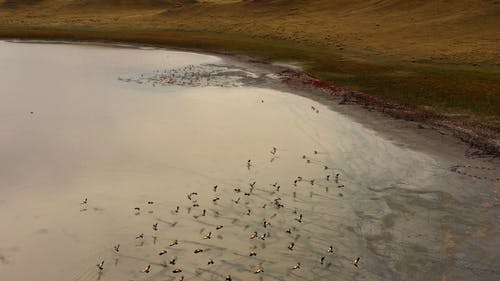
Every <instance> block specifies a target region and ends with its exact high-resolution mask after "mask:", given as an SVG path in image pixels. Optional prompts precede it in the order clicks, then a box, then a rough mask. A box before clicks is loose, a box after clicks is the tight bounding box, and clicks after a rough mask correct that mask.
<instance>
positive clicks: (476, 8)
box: [0, 0, 500, 131]
mask: <svg viewBox="0 0 500 281" xmlns="http://www.w3.org/2000/svg"><path fill="white" fill-rule="evenodd" d="M0 3H2V1H1V0H0ZM0 6H1V7H3V8H0V36H2V35H3V36H14V37H40V38H75V39H110V40H120V41H131V42H148V43H161V44H169V45H173V46H179V47H192V48H199V49H213V50H223V51H230V52H236V53H244V54H249V55H254V56H258V57H261V58H264V59H271V60H280V61H292V62H296V63H299V64H301V65H302V66H303V67H304V68H305V69H306V70H307V71H309V72H311V73H312V74H314V75H316V76H318V77H320V78H323V79H325V80H328V81H332V82H335V83H338V84H343V85H348V86H350V87H352V88H353V89H357V90H361V91H364V92H366V93H368V94H371V95H375V96H379V97H383V98H385V99H387V100H389V101H394V102H397V103H402V104H406V105H410V106H414V107H416V108H419V109H422V110H428V111H433V112H439V113H444V114H447V115H449V116H453V117H454V118H461V119H464V120H472V121H476V122H480V123H481V124H483V125H487V126H490V127H492V128H494V129H495V130H497V131H498V129H499V128H500V78H499V77H500V0H455V1H449V0H411V1H409V0H309V1H302V0H246V1H235V0H212V1H210V0H207V1H196V0H24V1H23V0H17V1H16V0H7V1H5V0H4V3H3V5H0Z"/></svg>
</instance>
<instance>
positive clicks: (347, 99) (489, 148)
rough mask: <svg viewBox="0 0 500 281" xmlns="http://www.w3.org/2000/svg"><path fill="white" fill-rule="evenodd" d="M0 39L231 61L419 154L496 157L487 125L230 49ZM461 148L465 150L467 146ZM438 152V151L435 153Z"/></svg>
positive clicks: (498, 138) (499, 147)
mask: <svg viewBox="0 0 500 281" xmlns="http://www.w3.org/2000/svg"><path fill="white" fill-rule="evenodd" d="M0 40H3V41H8V42H15V43H38V44H40V43H47V44H83V45H98V46H104V47H119V48H154V49H163V50H174V51H184V52H196V53H201V54H208V55H217V56H219V57H221V58H222V59H223V60H225V61H230V63H231V64H236V65H242V66H244V67H251V68H254V69H261V70H265V71H271V72H273V73H274V74H276V75H278V76H279V77H280V84H281V85H278V84H274V85H267V86H269V87H271V88H278V90H284V91H287V92H290V93H292V94H297V95H301V96H305V97H308V98H311V99H313V100H316V101H319V102H321V103H322V104H324V105H326V106H329V107H330V108H331V109H333V110H335V111H337V112H339V113H342V114H345V115H348V116H349V117H351V118H354V119H355V120H356V121H358V122H360V123H362V124H363V125H368V124H369V127H371V128H372V129H374V130H375V131H377V132H381V133H383V134H387V135H388V137H389V138H393V137H396V139H397V140H399V141H402V142H404V143H412V146H414V147H415V148H417V149H419V150H426V149H425V145H422V144H417V143H416V142H415V141H412V140H413V139H415V138H418V139H421V141H422V142H424V143H425V142H428V141H435V140H437V139H440V141H442V137H445V138H448V139H449V140H448V141H447V142H450V141H453V140H458V141H460V142H461V143H462V144H463V146H461V147H460V148H459V149H458V150H459V151H462V150H464V149H465V154H466V155H467V156H470V157H493V158H496V157H498V156H500V134H499V133H498V132H495V131H494V130H492V129H489V128H487V127H486V126H482V125H481V124H477V123H476V122H464V121H462V120H453V119H452V118H449V117H446V116H444V115H440V114H436V113H430V112H425V111H421V110H417V109H414V108H410V107H406V106H402V105H399V104H395V103H390V102H387V101H385V100H384V99H382V98H379V97H375V96H372V95H368V94H365V93H362V92H359V91H353V90H350V89H349V88H347V87H343V86H339V85H336V84H334V83H331V82H328V81H324V80H321V79H318V78H316V77H314V76H313V75H312V74H310V73H308V72H307V71H305V70H303V69H302V68H300V66H294V65H292V64H290V63H282V62H271V61H265V60H262V59H258V58H256V57H252V56H249V55H242V54H236V53H233V52H228V51H226V52H224V51H217V50H210V49H197V48H188V47H178V46H168V45H164V44H159V43H137V42H127V41H115V40H79V39H71V38H66V39H39V38H28V39H26V38H21V37H19V38H11V37H7V38H5V37H0ZM352 106H356V107H357V108H356V109H354V110H353V107H352ZM375 114H377V115H378V117H376V118H377V120H378V119H380V118H387V119H389V120H391V121H393V122H390V123H392V124H391V125H386V124H385V123H387V122H383V123H384V124H385V125H377V124H375V123H374V122H371V121H373V117H375V116H374V115H375ZM384 121H385V120H384ZM398 123H404V124H398ZM387 126H396V127H398V128H399V129H398V130H400V129H401V128H404V127H406V130H412V131H414V132H413V133H412V134H410V135H411V136H408V134H407V133H408V132H403V133H401V132H396V131H395V130H394V128H387ZM411 128H413V129H411ZM426 129H428V130H426ZM423 130H425V131H431V132H430V134H429V133H425V134H423V135H426V137H424V138H421V137H420V138H419V137H418V135H420V132H422V131H423ZM417 132H418V133H417ZM427 138H430V139H427ZM464 146H468V148H466V147H464ZM434 152H438V151H434ZM439 152H442V151H441V150H439Z"/></svg>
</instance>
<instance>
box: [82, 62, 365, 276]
mask: <svg viewBox="0 0 500 281" xmlns="http://www.w3.org/2000/svg"><path fill="white" fill-rule="evenodd" d="M228 71H234V69H233V70H229V69H228V68H220V69H217V68H216V67H215V68H214V66H210V67H207V68H203V67H200V66H192V65H189V66H186V67H184V68H181V69H171V70H164V71H160V70H156V71H155V72H154V73H155V75H153V76H151V77H146V76H145V75H141V78H138V79H124V78H119V80H121V81H125V82H137V83H141V84H142V83H145V82H149V83H152V84H153V86H155V85H157V84H158V85H166V84H170V85H172V84H173V85H180V86H182V85H190V86H228V85H229V86H235V85H236V84H235V81H236V80H234V81H232V82H230V83H229V84H228V83H227V81H226V82H224V81H223V80H219V79H218V77H222V78H227V76H228V75H227V72H228ZM239 75H240V78H241V73H239ZM235 79H236V78H235ZM224 83H226V84H224ZM261 102H262V103H263V102H264V100H262V101H261ZM311 110H312V111H313V112H314V113H319V110H318V109H317V108H315V107H314V106H311ZM269 153H270V154H271V162H273V161H274V160H275V159H277V158H278V155H277V154H278V148H276V147H272V148H271V150H270V151H269ZM312 153H313V154H314V155H317V154H320V152H318V151H317V150H314V151H312ZM300 158H301V159H302V160H303V161H305V163H307V164H311V163H316V164H317V163H318V161H314V160H313V158H311V157H308V156H306V155H302V156H301V157H300ZM245 164H246V165H245V166H246V168H247V169H248V170H251V169H252V168H253V166H254V163H253V161H252V160H251V159H249V160H247V161H246V163H245ZM320 170H321V171H322V172H323V173H325V175H324V177H323V178H322V179H314V178H312V179H306V178H305V177H302V176H297V177H296V178H294V179H293V180H292V181H291V183H290V187H291V188H292V189H295V190H297V188H300V185H301V184H306V185H308V186H311V187H313V186H315V184H316V185H318V184H317V181H320V180H321V181H324V182H326V183H328V184H327V185H325V186H326V191H328V185H333V186H336V187H337V188H344V187H345V185H344V184H342V183H341V178H340V176H341V175H340V173H338V172H334V170H333V169H332V168H330V167H329V166H328V165H326V164H323V163H322V164H321V168H320ZM263 186H266V185H265V184H264V185H259V184H258V183H257V181H255V180H252V181H251V182H249V183H248V188H247V189H245V188H242V187H232V188H231V189H232V190H229V191H228V190H226V194H227V192H234V194H236V197H235V198H230V200H228V201H227V202H230V204H234V205H235V206H236V205H237V206H244V207H243V208H244V209H245V211H244V212H243V213H242V216H245V217H251V216H254V215H257V212H256V211H255V208H261V209H266V208H275V209H277V210H281V211H286V209H287V206H285V203H284V200H283V199H282V198H281V197H280V196H275V197H273V198H270V200H268V201H267V202H264V204H262V205H260V204H259V205H257V206H251V205H250V202H249V201H248V200H242V197H243V198H251V197H252V196H255V192H256V188H257V190H262V189H263ZM269 186H270V187H271V190H272V192H271V193H270V194H273V195H280V194H284V193H280V190H281V185H280V184H279V183H278V182H274V183H271V184H269ZM207 189H208V188H207ZM210 189H211V190H210V191H209V192H213V193H214V194H215V195H214V198H213V199H212V200H211V201H212V203H213V204H214V205H216V204H218V202H219V201H221V200H223V199H225V198H221V197H222V195H221V193H220V191H221V189H222V187H219V186H218V185H214V186H212V187H211V188H210ZM292 194H293V198H296V197H297V192H296V191H293V193H292ZM311 194H312V192H311ZM240 195H242V196H240ZM338 195H339V196H340V197H342V196H343V194H342V193H339V194H338ZM198 196H199V194H198V192H190V193H188V194H187V195H186V199H187V202H186V204H187V206H188V207H187V214H191V211H192V210H195V209H199V210H200V213H199V214H198V215H192V217H193V218H194V219H196V220H199V219H201V218H203V217H208V216H210V212H208V211H207V208H204V207H205V206H201V202H200V201H199V200H198ZM282 196H283V195H282ZM242 201H243V202H242ZM240 202H242V203H241V204H240ZM146 203H147V205H148V206H150V207H154V206H155V205H156V204H157V203H159V202H154V201H147V202H146ZM88 204H89V200H88V199H87V198H85V199H84V200H83V201H82V202H81V203H80V205H81V206H82V208H81V211H85V210H87V205H88ZM252 207H253V209H252ZM133 211H134V212H135V215H139V214H140V212H141V207H137V206H136V207H133ZM182 211H183V208H181V205H177V206H175V207H174V208H173V210H171V213H172V214H173V215H180V214H181V213H182ZM292 213H293V215H294V218H293V221H289V223H290V224H293V226H291V227H288V228H286V229H285V230H284V233H286V235H288V236H291V235H292V233H294V232H298V231H299V230H300V227H301V225H303V222H304V221H305V220H306V218H305V217H304V215H303V213H301V212H300V211H299V210H297V209H296V208H294V209H293V210H292ZM275 215H276V214H274V215H273V216H271V217H269V218H265V217H264V218H262V223H261V227H262V229H263V231H261V232H258V231H252V232H250V233H248V232H247V234H245V233H244V232H242V233H240V235H241V236H243V237H244V236H247V238H246V239H249V240H259V241H266V239H269V238H270V237H271V235H272V233H274V231H275V230H274V229H273V226H272V220H273V218H274V216H275ZM219 216H220V213H219V212H218V211H215V212H214V215H213V217H214V218H217V217H219ZM151 229H152V230H153V232H154V233H155V234H156V233H160V232H161V231H162V229H161V227H160V226H159V225H158V222H157V221H156V222H152V224H151ZM224 229H225V228H224V225H223V224H217V225H216V226H215V227H214V228H213V229H212V230H208V232H205V233H204V234H203V235H202V236H201V237H200V238H199V239H200V240H201V241H211V240H212V238H213V237H214V236H215V233H221V232H223V231H224ZM245 229H246V228H245ZM276 231H283V230H276ZM179 235H181V234H180V233H179ZM145 236H148V235H145V234H144V232H140V233H138V234H137V235H135V240H138V241H141V240H144V239H145ZM217 236H219V235H217ZM152 237H153V238H154V240H155V241H156V237H157V235H153V236H152ZM297 237H299V235H297ZM297 237H296V238H295V241H292V242H288V243H287V244H288V245H287V247H286V248H287V249H288V251H290V253H292V252H293V251H294V250H295V248H296V245H297V243H300V242H299V241H297ZM131 239H132V237H131ZM263 243H265V242H263ZM181 244H182V242H180V241H179V240H178V239H173V240H172V241H171V242H170V243H168V246H165V247H163V248H161V249H159V250H156V253H154V255H156V256H158V257H159V258H158V259H159V261H158V262H151V261H150V262H149V263H147V264H143V265H142V268H138V269H137V272H140V273H142V274H150V273H151V272H153V271H154V270H155V267H156V266H161V267H162V268H164V269H165V268H167V267H171V268H170V269H169V270H170V271H171V272H172V273H173V274H175V275H178V279H177V280H179V281H182V280H184V279H185V275H183V272H186V271H185V269H186V268H184V267H183V266H180V265H179V264H178V260H177V257H176V256H175V255H173V256H172V257H170V258H168V263H167V262H166V260H165V259H164V257H167V256H170V253H171V252H172V251H173V250H174V249H179V247H182V245H181ZM209 250H210V249H209V247H197V248H194V249H190V251H191V253H192V255H199V254H201V253H207V251H209ZM112 251H113V252H114V253H115V254H116V255H118V254H121V253H122V252H123V251H126V250H125V249H124V248H123V247H122V246H121V244H115V245H114V246H113V247H112ZM323 251H324V254H322V255H320V256H318V257H317V263H318V264H319V265H324V264H326V263H327V260H328V259H329V258H330V256H331V258H334V257H335V254H336V250H335V248H334V245H329V246H328V248H327V249H324V250H323ZM258 254H259V253H258V252H257V251H256V247H253V248H251V249H250V251H249V252H248V254H247V256H248V257H256V256H257V255H258ZM205 263H206V264H205V265H204V266H206V267H211V266H213V265H214V264H216V263H217V260H216V259H215V258H214V257H210V258H207V259H206V261H205ZM351 263H352V265H353V266H354V267H355V268H357V267H359V266H360V257H357V256H354V259H353V260H352V262H351ZM250 266H251V267H252V268H253V269H251V272H253V273H254V274H257V275H260V276H265V274H266V273H265V272H266V271H265V266H266V264H265V262H261V263H259V264H258V265H250ZM304 266H306V265H305V264H303V263H301V259H300V258H299V257H297V262H296V263H295V264H292V265H288V268H289V269H290V270H292V271H299V270H301V269H303V268H304ZM96 268H97V272H98V273H99V276H100V274H102V273H103V272H105V271H106V270H107V267H106V261H105V260H104V259H101V260H100V261H99V262H98V263H97V264H96ZM233 275H234V272H225V273H221V274H220V276H221V279H224V276H225V280H226V281H231V280H233V278H237V277H233ZM260 279H261V280H262V278H260Z"/></svg>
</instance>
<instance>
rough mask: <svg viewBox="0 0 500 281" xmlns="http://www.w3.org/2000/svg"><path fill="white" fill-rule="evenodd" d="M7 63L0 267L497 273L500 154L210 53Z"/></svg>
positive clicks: (297, 275)
mask: <svg viewBox="0 0 500 281" xmlns="http://www.w3.org/2000/svg"><path fill="white" fill-rule="evenodd" d="M0 65H1V68H0V99H1V102H0V222H1V223H2V226H1V228H0V230H1V231H0V279H1V280H179V279H182V278H184V280H226V278H227V277H228V275H230V277H231V279H232V280H410V279H411V280H441V279H443V280H444V279H450V280H451V279H453V280H493V279H497V278H498V277H499V275H500V273H499V271H498V268H497V267H496V265H498V264H499V262H500V258H499V256H500V255H499V253H498V250H497V249H498V247H499V243H500V241H499V230H500V229H499V223H498V221H499V215H500V210H499V202H498V200H499V196H500V181H499V180H498V177H499V176H498V174H499V170H498V163H497V162H495V161H496V160H494V159H493V160H492V159H488V158H481V159H471V158H467V157H465V156H462V155H446V154H444V153H443V155H430V154H428V153H425V152H419V151H415V150H411V149H408V148H405V146H404V145H400V144H395V143H394V142H392V141H390V140H389V139H388V138H387V137H386V136H383V135H381V134H379V133H377V132H376V131H374V130H372V129H369V128H367V127H365V126H363V124H360V123H357V122H355V121H353V120H352V119H351V118H349V117H348V116H345V115H342V114H340V113H338V112H336V111H333V110H331V109H330V108H329V107H327V106H325V105H322V104H320V103H317V102H315V101H313V100H311V99H308V98H306V97H302V96H298V95H294V94H291V93H287V92H283V91H278V90H276V89H273V87H263V85H266V86H269V85H273V83H277V84H278V83H279V81H278V80H277V76H276V75H275V74H273V73H266V72H265V71H258V72H257V71H255V72H254V71H253V70H248V69H244V68H242V67H241V66H234V65H231V64H229V63H228V62H227V61H225V60H224V59H221V58H218V57H215V56H209V55H202V54H195V53H186V52H176V51H165V50H158V49H151V48H143V49H137V48H118V47H103V46H93V45H63V44H22V43H11V42H0ZM276 88H278V87H276ZM255 233H256V234H255ZM254 236H255V237H254ZM175 240H177V243H174V242H175ZM118 245H120V246H119V247H118ZM195 251H196V252H198V253H195ZM160 253H162V254H161V255H160ZM358 257H359V258H360V259H359V262H358V263H357V264H356V265H357V266H355V264H353V261H354V260H355V259H357V258H358ZM173 260H175V261H173ZM102 261H104V263H103V265H102V270H101V269H100V268H99V266H101V264H100V263H101V262H102ZM211 261H213V263H212V262H211ZM148 265H150V266H148ZM176 269H178V270H176ZM144 271H146V272H144ZM174 271H180V272H177V273H176V272H174ZM260 271H262V272H260Z"/></svg>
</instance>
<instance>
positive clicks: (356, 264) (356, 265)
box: [352, 257, 359, 267]
mask: <svg viewBox="0 0 500 281" xmlns="http://www.w3.org/2000/svg"><path fill="white" fill-rule="evenodd" d="M358 263H359V257H358V258H356V259H355V260H353V261H352V264H353V265H354V266H355V267H358Z"/></svg>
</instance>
